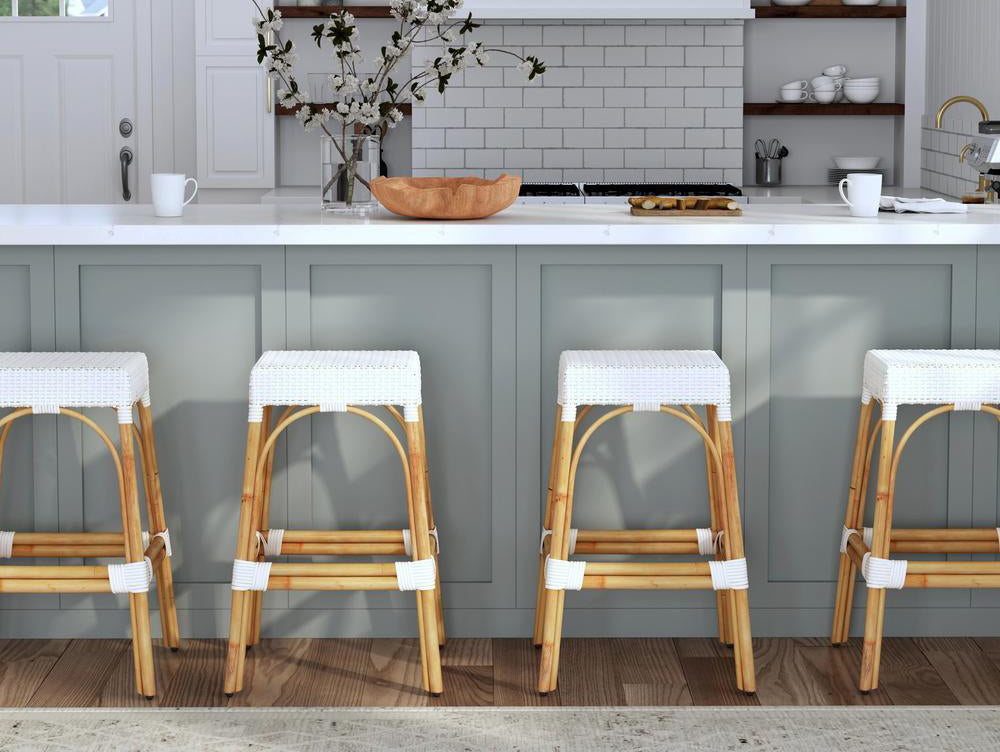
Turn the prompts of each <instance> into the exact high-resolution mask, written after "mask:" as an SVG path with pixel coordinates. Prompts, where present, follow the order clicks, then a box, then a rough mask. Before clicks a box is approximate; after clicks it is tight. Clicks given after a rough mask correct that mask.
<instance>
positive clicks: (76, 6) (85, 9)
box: [66, 0, 108, 16]
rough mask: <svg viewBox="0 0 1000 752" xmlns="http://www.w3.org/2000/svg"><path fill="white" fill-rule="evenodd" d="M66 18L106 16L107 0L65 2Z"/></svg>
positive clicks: (70, 0) (69, 0) (72, 0)
mask: <svg viewBox="0 0 1000 752" xmlns="http://www.w3.org/2000/svg"><path fill="white" fill-rule="evenodd" d="M66 15H67V16H106V15H108V0H66Z"/></svg>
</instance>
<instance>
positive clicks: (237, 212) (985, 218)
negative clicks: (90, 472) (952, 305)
mask: <svg viewBox="0 0 1000 752" xmlns="http://www.w3.org/2000/svg"><path fill="white" fill-rule="evenodd" d="M839 244H854V245H964V244H971V245H989V244H998V245H1000V207H995V206H977V207H970V209H969V213H968V214H950V215H916V214H880V215H879V216H878V217H875V218H871V219H855V218H852V217H851V216H850V215H849V214H848V211H847V208H846V207H845V206H842V205H835V204H801V205H795V204H792V205H787V204H786V205H782V204H757V205H756V206H755V205H753V204H751V205H750V206H748V207H744V216H742V217H734V218H728V217H727V218H716V217H690V218H677V219H673V218H671V219H659V218H645V217H632V216H630V215H629V213H628V208H627V207H626V206H621V207H618V206H593V205H589V206H552V205H549V206H513V207H511V208H509V209H507V210H506V211H504V212H501V213H500V214H498V215H496V216H494V217H490V218H489V219H484V220H478V221H470V222H437V221H422V220H408V219H403V218H401V217H396V216H394V215H391V214H389V213H387V212H384V211H380V212H379V213H378V214H377V215H375V216H374V217H373V218H371V219H367V220H364V219H353V218H344V217H339V216H336V215H324V214H322V213H321V211H320V210H319V209H318V208H313V207H304V206H277V205H258V204H239V205H201V206H194V205H192V206H189V207H188V208H187V209H186V211H185V215H184V217H183V218H182V219H159V218H157V217H154V216H153V212H152V208H151V207H150V206H148V205H135V206H102V205H87V206H84V205H76V206H38V205H2V206H0V245H22V246H23V245H48V246H52V245H102V246H107V245H126V246H128V245H434V246H441V245H578V246H579V245H839Z"/></svg>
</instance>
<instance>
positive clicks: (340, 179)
mask: <svg viewBox="0 0 1000 752" xmlns="http://www.w3.org/2000/svg"><path fill="white" fill-rule="evenodd" d="M379 146H380V142H379V138H378V136H372V135H355V134H347V136H346V137H339V136H338V137H335V138H331V137H330V136H327V135H326V134H323V136H322V138H321V139H320V166H321V171H320V175H321V181H322V182H321V183H320V192H321V194H322V202H323V210H324V211H328V212H333V213H335V214H353V215H362V216H363V215H366V214H371V213H372V212H373V211H375V209H377V208H378V201H377V200H376V199H375V197H374V196H373V195H372V192H371V190H370V189H369V188H368V183H369V182H370V181H371V180H372V179H373V178H376V177H378V175H379V164H380V161H381V158H380V149H379ZM338 147H339V148H338Z"/></svg>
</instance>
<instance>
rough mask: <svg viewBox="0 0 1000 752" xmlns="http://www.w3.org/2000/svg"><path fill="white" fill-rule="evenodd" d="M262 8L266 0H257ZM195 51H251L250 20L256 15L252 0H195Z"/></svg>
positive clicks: (254, 41)
mask: <svg viewBox="0 0 1000 752" xmlns="http://www.w3.org/2000/svg"><path fill="white" fill-rule="evenodd" d="M257 3H258V5H260V7H261V8H263V9H264V10H267V9H268V8H270V7H272V2H271V1H270V0H257ZM194 12H195V26H196V28H197V30H198V32H197V36H196V42H195V54H196V55H253V54H255V53H256V52H257V33H256V32H255V31H254V28H253V26H252V25H251V21H252V20H254V19H256V18H259V17H260V13H259V12H258V10H257V8H256V6H255V5H254V3H253V0H195V9H194Z"/></svg>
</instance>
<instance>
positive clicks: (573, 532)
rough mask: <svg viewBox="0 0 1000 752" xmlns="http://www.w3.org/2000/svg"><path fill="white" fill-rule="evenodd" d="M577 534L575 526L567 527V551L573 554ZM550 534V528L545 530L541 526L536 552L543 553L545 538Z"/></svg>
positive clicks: (578, 532)
mask: <svg viewBox="0 0 1000 752" xmlns="http://www.w3.org/2000/svg"><path fill="white" fill-rule="evenodd" d="M579 534H580V531H579V530H578V529H577V528H575V527H571V528H570V529H569V552H570V553H571V554H575V553H576V538H577V536H578V535H579ZM550 535H552V531H551V530H546V529H545V528H544V527H543V528H542V541H541V543H539V544H538V553H540V554H543V553H545V539H546V538H548V537H549V536H550Z"/></svg>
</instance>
